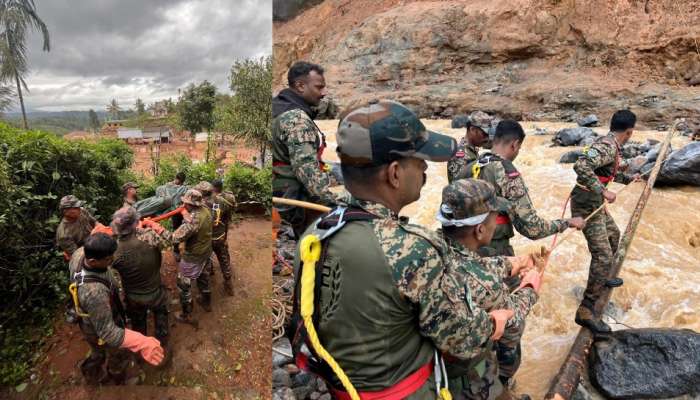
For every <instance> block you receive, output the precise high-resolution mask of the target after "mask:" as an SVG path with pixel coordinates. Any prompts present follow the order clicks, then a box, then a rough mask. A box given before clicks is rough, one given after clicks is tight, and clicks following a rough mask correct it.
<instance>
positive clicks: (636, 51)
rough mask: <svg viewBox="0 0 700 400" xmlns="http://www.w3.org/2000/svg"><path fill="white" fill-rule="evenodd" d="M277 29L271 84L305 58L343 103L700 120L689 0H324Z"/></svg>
mask: <svg viewBox="0 0 700 400" xmlns="http://www.w3.org/2000/svg"><path fill="white" fill-rule="evenodd" d="M274 32H275V34H274V38H275V39H274V45H273V46H274V48H273V52H274V76H275V88H276V89H280V88H281V87H283V85H284V75H285V73H286V70H287V68H288V66H289V65H291V63H292V62H294V61H295V60H298V59H308V60H311V61H314V62H317V63H320V64H322V65H323V66H324V67H326V71H327V73H326V78H327V83H328V87H329V90H330V91H331V92H332V93H333V94H334V97H335V98H336V100H337V101H338V105H339V106H340V107H341V109H342V108H345V107H348V106H351V105H355V104H357V103H360V102H364V101H367V100H369V99H372V98H377V97H386V98H392V99H395V100H399V101H401V102H403V103H405V104H407V105H409V106H410V107H412V108H413V109H414V110H415V111H416V112H418V113H419V114H420V116H421V117H442V118H449V117H452V116H453V115H456V114H465V113H469V112H471V111H473V110H477V109H479V110H483V111H486V112H489V113H495V114H498V115H500V116H503V117H514V118H519V119H528V120H565V121H576V120H577V119H579V118H582V117H584V116H586V115H588V114H590V113H593V112H595V113H596V115H598V116H599V117H600V119H601V120H602V121H606V120H608V119H609V118H610V116H611V115H612V113H613V112H614V111H615V110H617V109H620V108H626V107H629V108H631V109H632V110H633V111H634V112H635V113H636V114H637V115H638V117H639V121H640V127H653V128H657V127H658V128H663V127H668V126H669V125H670V124H671V122H672V121H673V119H674V118H676V117H698V116H700V102H699V101H698V100H697V99H698V98H700V90H698V88H697V87H695V86H694V85H699V84H700V51H699V50H698V48H697V44H696V42H697V38H698V37H700V8H698V7H696V4H695V3H694V2H693V1H688V0H686V1H672V0H658V1H653V2H651V1H630V2H619V1H615V0H591V1H588V2H575V1H573V0H563V1H552V0H505V1H498V2H495V1H490V0H475V1H469V2H466V1H416V0H413V1H412V0H353V1H352V2H349V1H346V0H325V1H323V2H322V3H321V4H319V5H316V6H314V7H312V8H309V9H307V10H306V11H304V12H302V13H301V14H300V15H298V16H297V17H296V18H294V19H292V20H289V21H287V22H276V23H275V26H274Z"/></svg>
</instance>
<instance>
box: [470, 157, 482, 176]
mask: <svg viewBox="0 0 700 400" xmlns="http://www.w3.org/2000/svg"><path fill="white" fill-rule="evenodd" d="M480 173H481V166H480V165H479V162H478V161H477V162H475V163H474V165H472V178H474V179H479V174H480Z"/></svg>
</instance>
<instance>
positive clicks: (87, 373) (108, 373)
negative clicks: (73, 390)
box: [80, 326, 131, 385]
mask: <svg viewBox="0 0 700 400" xmlns="http://www.w3.org/2000/svg"><path fill="white" fill-rule="evenodd" d="M81 330H82V326H81ZM83 336H84V337H85V341H86V342H88V344H89V345H90V354H89V355H88V357H87V358H86V359H85V360H83V361H82V362H81V363H80V372H81V373H82V374H83V376H84V377H85V381H86V382H87V384H88V385H98V384H102V383H109V380H110V379H111V381H112V382H113V383H115V384H117V385H120V384H123V383H124V381H126V369H127V368H128V367H129V362H130V360H131V353H130V352H129V351H127V350H125V349H122V348H115V347H108V346H105V345H99V344H98V340H99V339H98V338H97V336H95V335H94V334H88V333H86V332H85V331H83ZM105 363H106V364H107V365H106V367H107V368H106V370H105V369H104V367H105Z"/></svg>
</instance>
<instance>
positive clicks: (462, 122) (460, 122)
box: [450, 114, 469, 129]
mask: <svg viewBox="0 0 700 400" xmlns="http://www.w3.org/2000/svg"><path fill="white" fill-rule="evenodd" d="M467 122H469V116H468V115H464V114H460V115H455V116H454V117H453V118H452V124H451V125H450V126H451V127H452V128H453V129H457V128H466V127H467Z"/></svg>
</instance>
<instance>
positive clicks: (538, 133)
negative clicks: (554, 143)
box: [535, 128, 549, 136]
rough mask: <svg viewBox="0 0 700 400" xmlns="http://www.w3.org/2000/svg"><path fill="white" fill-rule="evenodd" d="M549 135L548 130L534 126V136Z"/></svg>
mask: <svg viewBox="0 0 700 400" xmlns="http://www.w3.org/2000/svg"><path fill="white" fill-rule="evenodd" d="M544 135H549V131H548V130H547V129H545V128H535V136H544Z"/></svg>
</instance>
